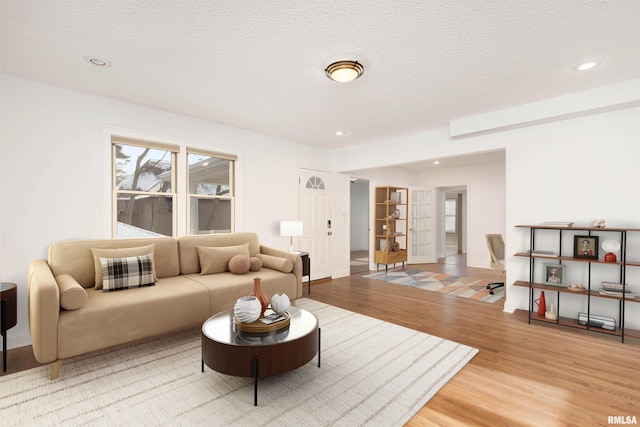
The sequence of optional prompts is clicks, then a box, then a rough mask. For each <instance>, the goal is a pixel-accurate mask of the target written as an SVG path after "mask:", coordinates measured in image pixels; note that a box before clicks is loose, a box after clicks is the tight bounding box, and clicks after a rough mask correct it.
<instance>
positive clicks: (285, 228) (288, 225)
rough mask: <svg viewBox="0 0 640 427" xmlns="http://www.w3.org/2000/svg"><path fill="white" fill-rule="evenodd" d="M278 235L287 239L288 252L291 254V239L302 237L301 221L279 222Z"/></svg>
mask: <svg viewBox="0 0 640 427" xmlns="http://www.w3.org/2000/svg"><path fill="white" fill-rule="evenodd" d="M280 235H281V236H283V237H289V245H290V246H291V247H290V248H289V251H290V252H293V238H294V237H298V236H302V221H280Z"/></svg>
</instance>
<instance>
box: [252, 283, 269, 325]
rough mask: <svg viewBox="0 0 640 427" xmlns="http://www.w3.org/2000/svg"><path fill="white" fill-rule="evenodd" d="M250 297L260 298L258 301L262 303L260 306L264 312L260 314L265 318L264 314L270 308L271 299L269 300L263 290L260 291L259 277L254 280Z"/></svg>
mask: <svg viewBox="0 0 640 427" xmlns="http://www.w3.org/2000/svg"><path fill="white" fill-rule="evenodd" d="M250 296H252V297H256V298H258V301H260V305H261V306H262V312H261V313H260V317H263V316H264V312H265V311H266V310H267V307H269V298H267V296H266V295H265V293H264V292H262V289H260V278H259V277H256V278H254V279H253V292H251V294H250Z"/></svg>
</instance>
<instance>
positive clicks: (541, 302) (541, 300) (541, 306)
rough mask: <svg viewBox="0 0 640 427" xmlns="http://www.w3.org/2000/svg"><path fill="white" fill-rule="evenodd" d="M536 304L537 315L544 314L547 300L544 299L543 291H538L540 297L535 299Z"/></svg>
mask: <svg viewBox="0 0 640 427" xmlns="http://www.w3.org/2000/svg"><path fill="white" fill-rule="evenodd" d="M536 304H538V315H539V316H544V314H545V313H546V312H547V301H545V299H544V291H542V292H540V298H538V299H537V300H536Z"/></svg>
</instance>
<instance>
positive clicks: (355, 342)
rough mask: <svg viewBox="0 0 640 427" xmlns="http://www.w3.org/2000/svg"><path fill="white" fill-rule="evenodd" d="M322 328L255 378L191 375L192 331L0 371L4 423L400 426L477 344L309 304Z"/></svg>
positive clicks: (304, 304)
mask: <svg viewBox="0 0 640 427" xmlns="http://www.w3.org/2000/svg"><path fill="white" fill-rule="evenodd" d="M297 305H298V307H301V308H304V309H306V310H309V311H311V312H312V313H314V314H315V315H316V316H317V317H318V319H319V320H320V326H321V328H322V351H321V356H322V358H321V362H322V366H321V367H320V368H318V366H317V360H316V359H313V360H312V361H311V362H309V363H308V364H306V365H305V366H303V367H301V368H299V369H296V370H294V371H292V372H289V373H286V374H282V375H278V376H274V377H268V378H263V379H261V380H260V381H259V390H258V407H254V406H253V379H251V378H238V377H232V376H228V375H223V374H219V373H217V372H215V371H213V370H211V369H208V368H205V372H204V373H202V372H200V352H201V346H200V331H199V330H191V331H185V332H181V333H177V334H173V335H168V336H165V337H163V338H161V339H156V340H150V341H146V342H144V343H139V344H136V345H129V346H120V347H118V348H116V349H111V350H108V351H102V352H99V353H94V354H92V355H90V356H84V357H77V358H73V359H71V360H69V361H65V363H64V364H63V365H62V368H61V371H60V378H59V379H58V380H55V381H50V380H49V379H48V377H47V376H48V373H49V369H48V367H44V366H43V367H38V368H34V369H30V370H27V371H23V372H18V373H15V374H11V375H7V376H4V377H0V420H2V425H3V426H9V425H11V426H53V425H56V426H60V425H62V426H80V425H82V426H85V425H91V426H96V425H98V426H102V425H104V426H114V425H119V426H120V425H126V426H142V425H144V426H193V425H207V426H213V425H215V426H221V425H238V426H264V425H267V426H291V425H304V426H333V425H343V426H357V425H371V426H402V425H403V424H404V423H405V422H407V421H408V420H409V419H410V418H411V417H412V416H413V415H414V414H415V413H416V412H417V411H418V410H419V409H420V408H421V407H422V406H424V404H425V403H426V402H427V401H428V400H429V399H430V398H431V397H432V396H433V395H434V394H435V393H436V392H437V391H438V390H439V389H440V388H441V387H442V386H443V385H444V384H446V383H447V381H449V380H450V379H451V378H452V377H453V376H454V375H455V374H456V373H457V372H458V371H459V370H460V369H462V368H463V367H464V366H465V364H466V363H467V362H468V361H469V360H471V359H472V358H473V356H474V355H475V354H476V353H477V352H478V350H477V349H474V348H472V347H468V346H465V345H461V344H457V343H455V342H452V341H448V340H444V339H441V338H438V337H434V336H431V335H427V334H424V333H421V332H418V331H414V330H412V329H408V328H404V327H401V326H397V325H394V324H392V323H388V322H383V321H380V320H377V319H373V318H370V317H366V316H363V315H360V314H356V313H353V312H350V311H347V310H343V309H340V308H337V307H333V306H330V305H326V304H323V303H320V302H316V301H313V300H309V299H300V300H298V303H297Z"/></svg>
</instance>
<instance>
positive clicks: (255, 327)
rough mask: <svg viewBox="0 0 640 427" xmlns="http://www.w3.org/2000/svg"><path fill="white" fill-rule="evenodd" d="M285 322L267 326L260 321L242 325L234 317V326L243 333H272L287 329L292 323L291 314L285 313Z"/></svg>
mask: <svg viewBox="0 0 640 427" xmlns="http://www.w3.org/2000/svg"><path fill="white" fill-rule="evenodd" d="M283 316H284V320H281V321H279V322H275V323H272V324H270V325H267V324H265V323H262V322H261V321H260V319H258V320H256V321H255V322H253V323H242V322H239V321H238V319H236V317H235V316H234V317H233V324H234V325H235V326H236V330H238V331H242V332H270V331H278V330H280V329H283V328H286V327H287V326H289V324H290V323H291V316H289V313H284V314H283Z"/></svg>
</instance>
